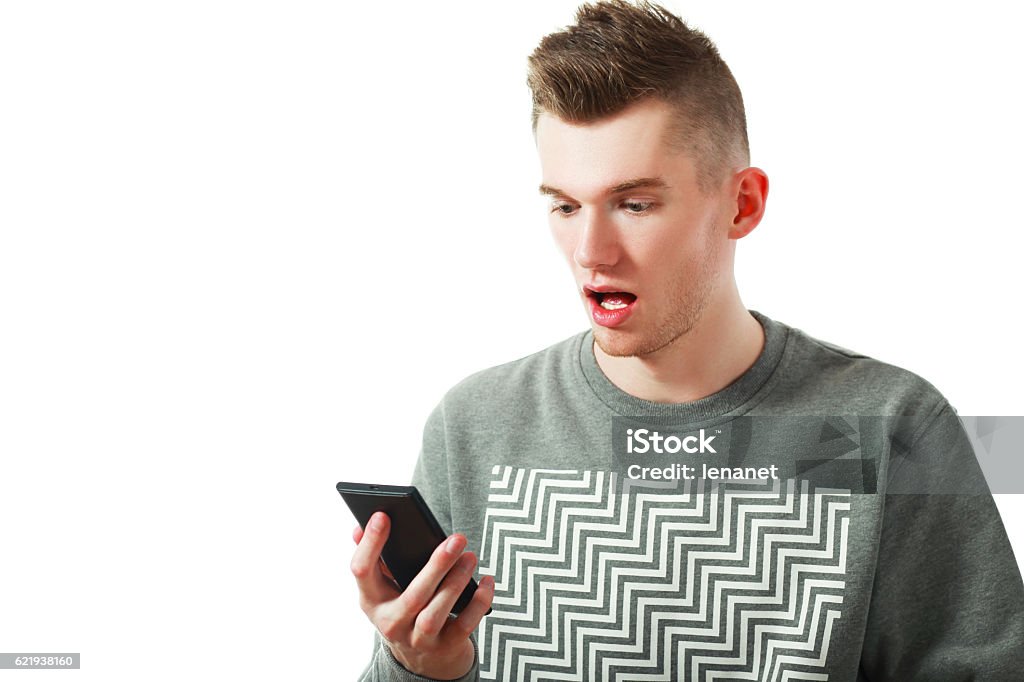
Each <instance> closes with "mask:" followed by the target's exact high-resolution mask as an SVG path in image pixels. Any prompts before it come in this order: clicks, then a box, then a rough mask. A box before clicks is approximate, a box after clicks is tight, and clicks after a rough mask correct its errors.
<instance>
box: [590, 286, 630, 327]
mask: <svg viewBox="0 0 1024 682" xmlns="http://www.w3.org/2000/svg"><path fill="white" fill-rule="evenodd" d="M583 291H584V292H585V293H586V295H587V301H588V302H589V304H590V316H591V317H592V318H593V320H594V322H595V323H597V324H599V325H601V326H602V327H617V326H618V325H620V324H622V323H624V322H625V321H626V319H627V318H629V316H630V315H631V314H632V312H633V306H634V304H635V303H636V294H634V293H632V292H630V291H612V290H610V289H606V288H605V287H601V290H597V289H593V288H591V287H590V286H589V285H584V287H583Z"/></svg>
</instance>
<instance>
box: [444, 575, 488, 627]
mask: <svg viewBox="0 0 1024 682" xmlns="http://www.w3.org/2000/svg"><path fill="white" fill-rule="evenodd" d="M493 601H494V577H493V576H489V575H485V576H484V577H483V578H481V579H480V583H479V584H478V585H477V588H476V592H474V593H473V598H472V599H470V600H469V603H468V604H466V608H464V609H462V612H461V613H460V614H459V616H458V618H455V619H453V620H449V621H448V624H447V625H446V626H445V629H446V631H450V632H452V633H455V635H456V636H457V637H460V638H461V637H468V636H469V634H470V633H471V632H473V630H476V629H477V626H479V625H480V621H481V620H482V619H483V617H484V616H485V615H487V609H489V608H491V603H492V602H493Z"/></svg>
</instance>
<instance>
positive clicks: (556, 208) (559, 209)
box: [551, 204, 575, 215]
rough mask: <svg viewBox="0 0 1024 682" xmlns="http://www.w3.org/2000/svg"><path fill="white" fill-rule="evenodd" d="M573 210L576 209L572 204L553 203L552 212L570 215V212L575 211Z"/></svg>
mask: <svg viewBox="0 0 1024 682" xmlns="http://www.w3.org/2000/svg"><path fill="white" fill-rule="evenodd" d="M573 210H575V209H573V207H572V204H552V205H551V212H552V213H560V214H562V215H569V214H571V213H572V212H573Z"/></svg>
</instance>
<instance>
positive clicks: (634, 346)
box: [594, 326, 649, 358]
mask: <svg viewBox="0 0 1024 682" xmlns="http://www.w3.org/2000/svg"><path fill="white" fill-rule="evenodd" d="M643 341H644V339H643V338H640V337H637V336H636V335H634V334H628V333H626V332H622V331H618V330H615V329H608V328H606V327H600V326H595V327H594V342H595V343H596V344H597V347H598V348H600V349H601V351H602V352H604V354H605V355H610V356H612V357H616V358H631V357H635V356H637V355H643V354H644V353H646V352H649V351H648V350H647V348H646V345H647V344H644V343H643Z"/></svg>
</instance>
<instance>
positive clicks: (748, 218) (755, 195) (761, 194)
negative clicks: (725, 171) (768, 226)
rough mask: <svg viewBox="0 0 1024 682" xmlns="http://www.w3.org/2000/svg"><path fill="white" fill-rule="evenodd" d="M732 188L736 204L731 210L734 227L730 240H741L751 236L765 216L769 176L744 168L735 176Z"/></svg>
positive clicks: (730, 233)
mask: <svg viewBox="0 0 1024 682" xmlns="http://www.w3.org/2000/svg"><path fill="white" fill-rule="evenodd" d="M732 186H733V187H734V190H733V200H734V203H733V204H732V207H731V208H730V212H731V213H732V225H731V226H730V227H729V238H730V239H740V238H742V237H745V236H747V235H748V234H750V232H752V231H753V229H754V228H755V227H757V224H758V223H760V222H761V218H762V217H763V216H764V206H765V202H767V201H768V175H767V174H766V173H765V172H764V171H763V170H761V169H760V168H755V167H753V166H751V167H750V168H744V169H743V170H741V171H740V172H738V173H737V174H736V175H735V177H734V178H733V183H732Z"/></svg>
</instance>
